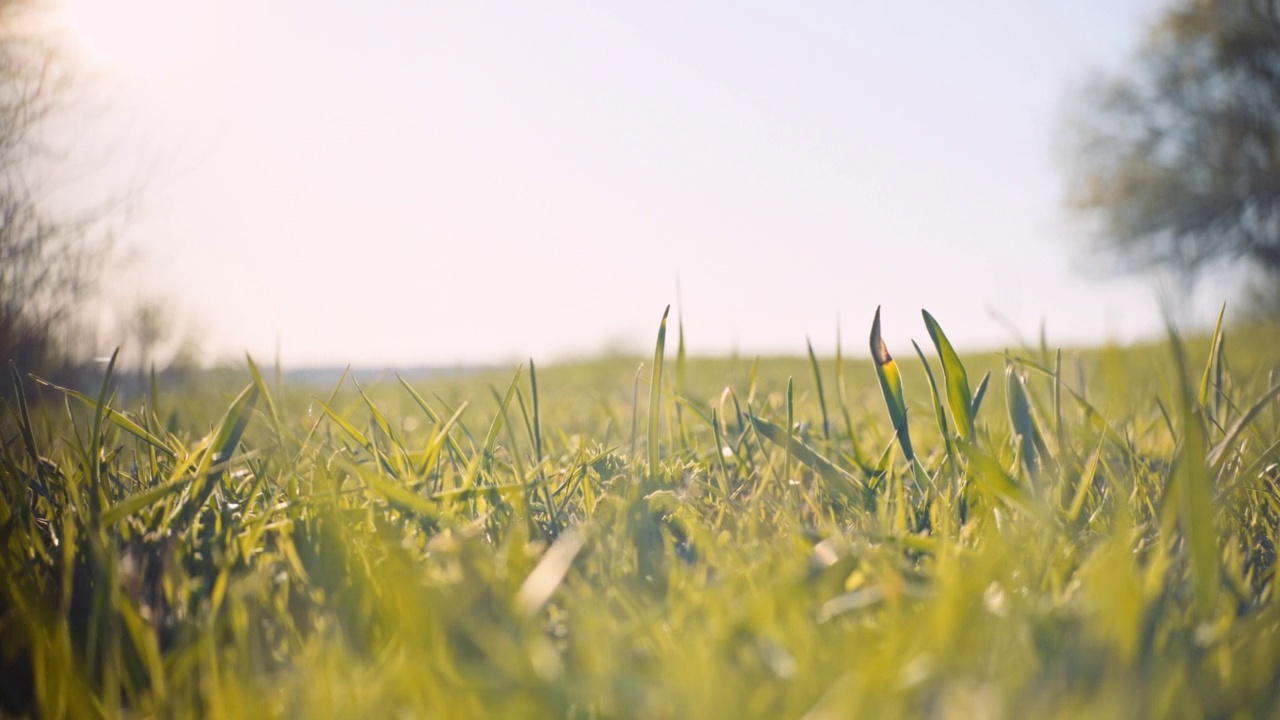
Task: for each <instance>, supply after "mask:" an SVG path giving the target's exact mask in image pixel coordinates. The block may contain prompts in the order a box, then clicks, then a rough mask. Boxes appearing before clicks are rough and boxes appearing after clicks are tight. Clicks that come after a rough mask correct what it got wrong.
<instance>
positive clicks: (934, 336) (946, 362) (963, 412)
mask: <svg viewBox="0 0 1280 720" xmlns="http://www.w3.org/2000/svg"><path fill="white" fill-rule="evenodd" d="M920 312H921V314H923V315H924V324H925V326H926V327H927V328H928V329H929V338H930V339H931V340H933V346H934V347H935V348H937V350H938V357H939V358H941V360H942V376H943V380H944V382H945V384H946V387H947V404H948V405H950V406H951V419H952V420H953V421H954V422H955V424H956V430H957V431H958V432H959V433H960V437H961V438H963V439H964V440H966V441H967V442H973V412H974V411H973V402H974V397H973V394H972V393H970V392H969V376H968V374H967V373H966V372H965V369H964V365H963V364H961V362H960V356H959V355H957V354H956V351H955V348H953V347H952V346H951V341H950V340H948V339H947V336H946V333H944V332H942V327H941V326H940V325H938V321H937V320H934V319H933V316H932V315H930V314H929V311H928V310H921V311H920Z"/></svg>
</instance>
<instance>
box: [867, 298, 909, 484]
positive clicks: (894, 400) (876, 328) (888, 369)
mask: <svg viewBox="0 0 1280 720" xmlns="http://www.w3.org/2000/svg"><path fill="white" fill-rule="evenodd" d="M871 357H872V359H874V360H875V364H876V377H877V378H879V379H880V391H881V392H882V393H883V394H884V404H885V406H886V407H888V408H889V419H890V420H892V421H893V431H894V433H895V434H896V435H897V437H898V444H899V445H901V446H902V454H903V455H905V456H906V457H907V462H911V461H912V460H914V459H915V457H916V455H915V451H914V450H912V449H911V434H910V433H909V432H908V431H907V404H906V402H905V401H904V400H903V399H902V375H901V374H900V373H899V372H898V364H897V363H895V362H894V361H893V356H892V355H890V354H889V346H887V345H885V343H884V339H883V338H881V337H880V308H879V307H877V308H876V317H875V320H873V321H872V323H871Z"/></svg>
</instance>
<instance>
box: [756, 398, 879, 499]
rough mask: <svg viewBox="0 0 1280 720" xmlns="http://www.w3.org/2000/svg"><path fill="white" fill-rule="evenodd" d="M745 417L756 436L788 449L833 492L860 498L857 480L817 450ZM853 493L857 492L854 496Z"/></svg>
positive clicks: (772, 426)
mask: <svg viewBox="0 0 1280 720" xmlns="http://www.w3.org/2000/svg"><path fill="white" fill-rule="evenodd" d="M746 417H747V419H748V421H749V422H750V423H751V425H752V426H753V427H754V428H755V431H756V433H757V434H759V435H760V436H761V437H763V438H764V439H766V440H768V441H769V442H771V443H773V444H774V445H777V446H778V447H780V448H784V449H786V448H790V451H791V453H792V455H793V456H794V457H795V459H796V460H798V461H800V462H801V463H803V464H805V465H806V466H808V467H809V469H810V470H813V471H814V472H815V473H817V474H818V476H820V477H821V478H822V479H823V480H825V481H826V482H827V484H828V486H830V487H831V488H832V489H833V490H835V491H836V492H838V493H840V494H842V495H848V496H852V497H859V498H860V497H861V492H862V489H863V485H862V482H861V481H859V480H858V478H856V477H854V476H853V475H851V474H850V473H848V472H846V471H844V470H842V469H840V468H839V467H837V466H836V465H835V464H834V463H832V462H831V461H830V460H828V459H827V458H825V457H823V455H822V454H821V453H819V452H818V451H817V450H814V449H813V448H811V447H809V446H808V445H806V444H805V443H804V442H803V441H801V440H800V439H799V438H796V437H794V436H793V435H792V434H791V433H789V432H787V431H786V430H785V429H784V428H782V427H780V426H779V425H777V424H776V423H773V422H771V421H769V420H766V419H765V418H762V417H758V416H756V415H754V414H752V413H747V414H746ZM854 491H857V494H856V495H855V494H854Z"/></svg>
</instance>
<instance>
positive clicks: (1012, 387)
mask: <svg viewBox="0 0 1280 720" xmlns="http://www.w3.org/2000/svg"><path fill="white" fill-rule="evenodd" d="M1004 385H1005V403H1006V405H1007V407H1008V410H1009V425H1010V426H1011V427H1012V428H1013V432H1014V441H1015V442H1016V443H1017V444H1018V447H1019V455H1020V456H1021V457H1022V462H1023V464H1024V465H1025V466H1026V468H1027V472H1028V473H1029V474H1030V475H1031V477H1032V478H1035V477H1036V476H1037V474H1038V473H1039V471H1040V468H1039V463H1038V462H1037V457H1036V453H1037V451H1038V449H1039V447H1040V446H1041V445H1042V444H1043V441H1042V440H1041V439H1040V428H1039V427H1038V426H1037V425H1036V420H1035V418H1034V417H1032V415H1031V402H1030V401H1029V400H1028V399H1027V388H1026V385H1025V384H1024V383H1023V380H1022V376H1021V375H1019V374H1018V373H1017V371H1015V370H1014V368H1013V363H1011V362H1006V363H1005V368H1004Z"/></svg>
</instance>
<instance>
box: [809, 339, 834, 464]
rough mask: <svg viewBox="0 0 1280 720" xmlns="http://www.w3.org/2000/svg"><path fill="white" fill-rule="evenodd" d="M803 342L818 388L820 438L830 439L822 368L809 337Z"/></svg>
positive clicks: (829, 424)
mask: <svg viewBox="0 0 1280 720" xmlns="http://www.w3.org/2000/svg"><path fill="white" fill-rule="evenodd" d="M804 344H805V346H806V347H807V348H808V350H809V365H810V366H811V367H812V368H813V382H814V385H815V386H816V387H817V388H818V407H819V408H821V409H822V439H823V440H827V441H830V440H831V423H830V421H829V420H828V419H827V398H826V395H825V394H824V393H823V392H822V368H820V367H819V366H818V356H817V355H815V354H814V352H813V343H812V342H810V341H809V338H805V339H804Z"/></svg>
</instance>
